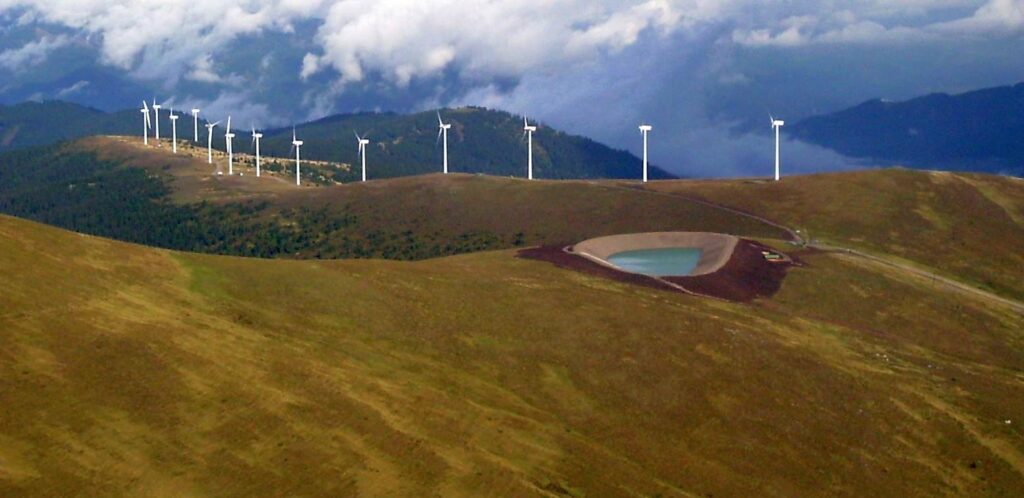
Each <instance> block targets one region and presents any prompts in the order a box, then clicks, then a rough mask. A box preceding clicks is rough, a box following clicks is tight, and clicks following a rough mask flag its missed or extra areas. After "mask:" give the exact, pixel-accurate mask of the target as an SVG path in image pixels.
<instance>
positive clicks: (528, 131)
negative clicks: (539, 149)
mask: <svg viewBox="0 0 1024 498" xmlns="http://www.w3.org/2000/svg"><path fill="white" fill-rule="evenodd" d="M535 131H537V127H536V126H530V123H529V122H528V121H526V118H525V117H524V118H523V136H525V137H526V150H527V159H526V178H527V179H529V180H533V132H535Z"/></svg>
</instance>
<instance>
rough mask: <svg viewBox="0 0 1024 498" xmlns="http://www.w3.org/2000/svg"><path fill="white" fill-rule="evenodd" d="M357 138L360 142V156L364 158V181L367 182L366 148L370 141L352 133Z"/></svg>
mask: <svg viewBox="0 0 1024 498" xmlns="http://www.w3.org/2000/svg"><path fill="white" fill-rule="evenodd" d="M352 133H353V134H355V136H356V140H358V141H359V155H360V156H361V157H362V158H363V181H364V182H365V181H366V146H367V145H368V144H369V143H370V141H369V140H367V139H365V138H363V137H360V136H359V134H358V133H356V132H354V131H353V132H352Z"/></svg>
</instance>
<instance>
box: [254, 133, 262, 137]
mask: <svg viewBox="0 0 1024 498" xmlns="http://www.w3.org/2000/svg"><path fill="white" fill-rule="evenodd" d="M252 138H263V134H262V133H255V134H253V136H252Z"/></svg>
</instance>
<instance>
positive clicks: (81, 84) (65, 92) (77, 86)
mask: <svg viewBox="0 0 1024 498" xmlns="http://www.w3.org/2000/svg"><path fill="white" fill-rule="evenodd" d="M87 86H89V82H88V81H85V80H81V81H77V82H75V83H74V84H73V85H71V86H69V87H67V88H62V89H60V91H58V92H57V98H59V99H66V98H68V97H70V96H72V95H74V94H76V93H78V92H80V91H82V89H83V88H85V87H87Z"/></svg>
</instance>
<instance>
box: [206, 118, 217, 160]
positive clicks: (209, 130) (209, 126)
mask: <svg viewBox="0 0 1024 498" xmlns="http://www.w3.org/2000/svg"><path fill="white" fill-rule="evenodd" d="M219 124H220V121H217V122H216V123H206V162H207V163H209V164H213V129H214V128H215V127H216V126H217V125H219Z"/></svg>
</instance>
